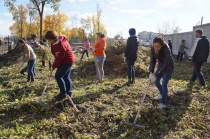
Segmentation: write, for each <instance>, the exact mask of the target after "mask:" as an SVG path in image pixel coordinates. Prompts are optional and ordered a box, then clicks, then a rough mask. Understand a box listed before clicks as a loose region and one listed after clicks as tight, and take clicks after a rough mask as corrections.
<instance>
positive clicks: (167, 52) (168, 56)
mask: <svg viewBox="0 0 210 139" xmlns="http://www.w3.org/2000/svg"><path fill="white" fill-rule="evenodd" d="M163 55H165V59H164V60H163V67H161V68H158V69H157V71H156V72H155V75H156V76H157V75H159V74H160V73H162V72H163V71H164V70H165V69H166V68H167V67H168V65H169V62H171V54H170V50H169V49H168V48H165V50H164V53H163Z"/></svg>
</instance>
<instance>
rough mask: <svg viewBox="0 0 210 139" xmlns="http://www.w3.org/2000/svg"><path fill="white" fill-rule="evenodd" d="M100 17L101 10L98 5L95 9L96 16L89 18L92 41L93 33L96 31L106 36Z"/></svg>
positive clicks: (94, 36)
mask: <svg viewBox="0 0 210 139" xmlns="http://www.w3.org/2000/svg"><path fill="white" fill-rule="evenodd" d="M101 16H102V9H101V7H100V5H97V7H96V15H93V16H92V17H91V26H92V34H91V39H92V40H93V41H95V40H96V35H95V33H96V32H97V31H102V32H103V33H104V34H105V35H107V32H106V29H105V26H104V25H103V23H102V21H101Z"/></svg>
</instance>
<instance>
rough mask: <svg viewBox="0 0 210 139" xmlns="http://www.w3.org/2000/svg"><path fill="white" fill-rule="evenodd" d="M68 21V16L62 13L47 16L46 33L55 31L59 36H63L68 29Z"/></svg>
mask: <svg viewBox="0 0 210 139" xmlns="http://www.w3.org/2000/svg"><path fill="white" fill-rule="evenodd" d="M67 21H68V15H66V14H64V13H61V12H60V11H59V12H58V13H57V14H52V15H46V16H45V18H44V24H45V28H44V32H47V31H48V30H52V29H54V30H56V31H57V32H58V33H59V34H62V33H64V32H65V29H66V27H67Z"/></svg>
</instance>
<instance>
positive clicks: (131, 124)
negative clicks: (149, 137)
mask: <svg viewBox="0 0 210 139" xmlns="http://www.w3.org/2000/svg"><path fill="white" fill-rule="evenodd" d="M150 85H151V81H150V82H149V84H148V86H147V88H146V91H145V93H144V96H143V99H142V101H141V104H140V99H139V104H140V105H139V107H138V112H137V114H136V117H135V119H134V121H133V123H127V122H126V123H124V124H126V125H130V126H135V127H139V128H145V126H142V125H138V124H136V122H137V119H138V116H139V114H140V112H141V109H142V106H143V103H144V100H145V97H146V94H147V93H148V91H149V87H150Z"/></svg>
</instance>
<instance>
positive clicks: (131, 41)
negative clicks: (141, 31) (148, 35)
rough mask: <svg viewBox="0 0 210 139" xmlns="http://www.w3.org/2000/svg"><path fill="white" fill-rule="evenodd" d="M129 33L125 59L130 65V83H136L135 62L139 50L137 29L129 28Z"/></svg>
mask: <svg viewBox="0 0 210 139" xmlns="http://www.w3.org/2000/svg"><path fill="white" fill-rule="evenodd" d="M129 34H130V37H129V38H128V40H127V45H126V48H125V60H126V61H127V65H128V82H127V84H128V85H130V84H134V83H135V70H134V64H135V62H136V59H137V52H138V41H137V37H136V30H135V29H134V28H131V29H129Z"/></svg>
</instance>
